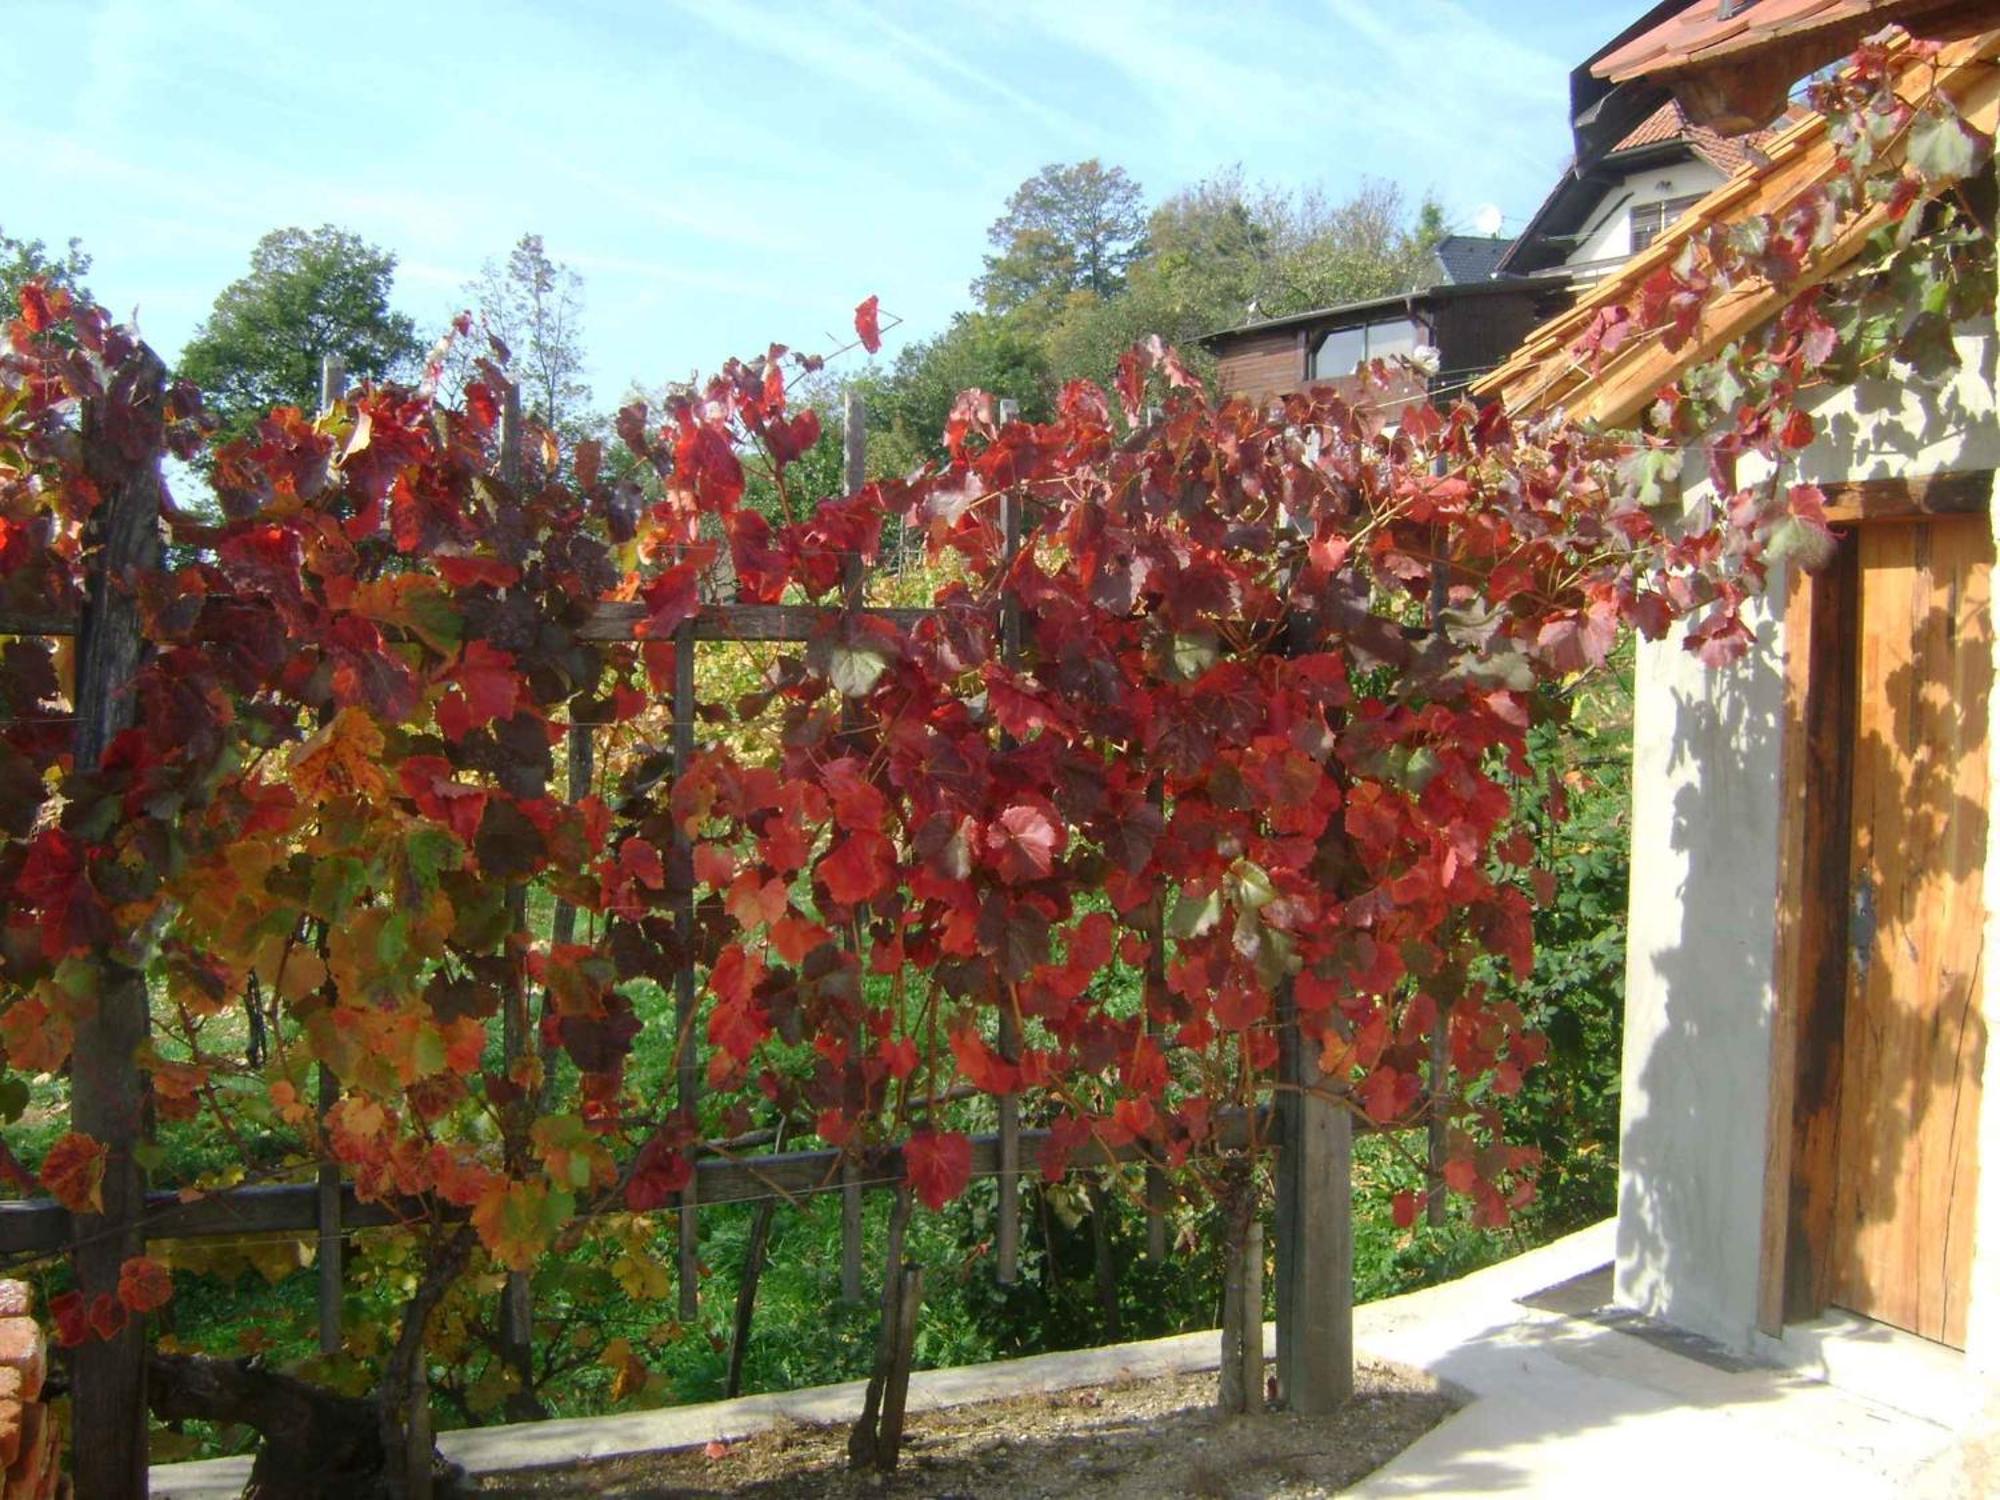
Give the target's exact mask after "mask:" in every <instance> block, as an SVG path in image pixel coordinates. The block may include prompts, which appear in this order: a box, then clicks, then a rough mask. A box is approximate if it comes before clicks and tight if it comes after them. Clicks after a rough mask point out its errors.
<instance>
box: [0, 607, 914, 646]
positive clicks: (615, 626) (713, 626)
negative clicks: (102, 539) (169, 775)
mask: <svg viewBox="0 0 2000 1500" xmlns="http://www.w3.org/2000/svg"><path fill="white" fill-rule="evenodd" d="M844 612H845V611H843V610H842V609H840V608H839V607H838V606H835V605H819V604H704V605H702V607H701V609H700V611H699V612H698V613H697V614H696V615H695V617H694V638H695V639H696V640H698V641H809V640H811V639H812V638H813V637H814V636H815V635H817V634H818V633H819V632H820V631H822V630H824V629H826V627H827V626H828V625H829V624H831V623H833V622H834V621H836V620H838V619H839V618H840V617H841V615H842V614H843V613H844ZM856 613H857V614H863V615H872V616H873V617H875V618H876V619H880V620H887V621H888V622H889V623H890V624H892V625H897V626H900V627H902V628H903V629H905V630H908V629H910V628H911V627H912V626H914V625H916V624H917V623H918V622H919V621H921V620H923V619H925V618H927V617H928V616H930V615H933V614H936V613H937V611H936V610H933V609H921V608H901V607H897V608H888V607H884V608H880V609H876V608H870V607H864V608H862V609H860V610H857V611H856ZM646 615H647V609H646V606H645V605H644V604H641V603H640V602H639V601H638V600H636V599H606V600H604V601H603V602H601V603H599V604H598V605H597V606H596V608H594V609H593V610H592V611H591V615H590V618H589V619H588V620H586V621H585V622H584V625H583V629H581V630H580V631H578V632H577V634H579V635H580V636H582V637H583V639H585V640H587V641H630V640H636V639H638V638H639V637H638V629H639V626H640V625H641V624H642V623H643V622H644V621H645V619H646ZM75 634H76V619H75V617H74V616H71V615H63V614H43V613H40V612H38V611H23V610H0V635H30V636H33V635H75Z"/></svg>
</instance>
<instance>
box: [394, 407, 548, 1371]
mask: <svg viewBox="0 0 2000 1500" xmlns="http://www.w3.org/2000/svg"><path fill="white" fill-rule="evenodd" d="M500 482H501V483H502V484H504V485H506V486H507V487H508V488H509V489H513V488H516V487H518V486H519V485H520V483H521V387H520V384H519V382H517V381H514V380H509V381H508V382H507V386H506V390H505V391H504V392H503V393H502V397H501V405H500ZM507 931H508V934H509V935H508V942H509V943H510V944H511V945H512V947H513V949H514V951H513V952H512V953H510V954H508V960H509V963H510V965H511V967H510V970H509V978H508V982H507V994H506V998H505V1009H504V1010H503V1011H502V1012H501V1017H500V1033H501V1042H500V1045H501V1055H502V1057H503V1059H504V1061H503V1067H504V1069H505V1072H506V1075H507V1078H508V1081H509V1082H510V1083H512V1082H514V1081H515V1078H516V1074H517V1071H518V1070H519V1068H520V1065H521V1062H522V1061H523V1059H525V1058H526V1057H527V1055H528V1048H529V1043H530V1039H531V1037H532V1035H533V1029H534V1028H533V1025H532V1020H531V1018H530V1016H529V1014H528V969H527V964H528V887H527V883H526V882H525V881H518V880H517V881H515V882H514V883H512V884H511V885H509V886H508V887H507ZM531 1113H532V1104H531V1103H530V1101H528V1100H526V1099H518V1100H516V1101H515V1102H514V1103H512V1104H510V1105H509V1106H508V1107H507V1109H506V1112H505V1121H506V1123H505V1126H504V1128H503V1134H504V1135H505V1138H506V1152H507V1158H508V1160H507V1167H508V1170H509V1171H512V1172H517V1171H519V1170H521V1168H522V1166H523V1165H524V1157H525V1154H526V1151H527V1139H526V1137H527V1126H528V1117H529V1115H530V1114H531ZM500 1357H501V1358H502V1359H503V1360H504V1361H506V1363H507V1365H508V1366H509V1367H510V1368H511V1369H512V1370H513V1371H514V1378H515V1380H516V1381H518V1382H519V1386H520V1391H519V1394H520V1395H521V1396H522V1397H523V1398H524V1399H525V1400H527V1401H532V1399H533V1391H534V1380H535V1302H534V1289H533V1285H532V1283H531V1282H530V1281H529V1278H528V1273H527V1272H526V1271H509V1272H508V1273H507V1282H506V1285H505V1286H504V1287H503V1288H502V1289H501V1292H500ZM412 1399H413V1400H414V1397H413V1398H412Z"/></svg>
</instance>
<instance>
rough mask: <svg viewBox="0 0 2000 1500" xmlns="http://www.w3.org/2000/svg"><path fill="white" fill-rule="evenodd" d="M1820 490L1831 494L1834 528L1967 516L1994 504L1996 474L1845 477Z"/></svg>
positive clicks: (1964, 472)
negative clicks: (1875, 522)
mask: <svg viewBox="0 0 2000 1500" xmlns="http://www.w3.org/2000/svg"><path fill="white" fill-rule="evenodd" d="M1821 491H1822V493H1824V494H1825V496H1826V519H1827V521H1828V522H1829V523H1830V524H1832V525H1834V526H1853V525H1859V524H1862V523H1865V522H1868V521H1909V520H1916V519H1919V518H1921V517H1923V516H1955V515H1965V514H1967V513H1976V512H1980V511H1984V510H1985V509H1986V508H1987V507H1988V506H1990V505H1991V504H1992V503H1993V471H1992V470H1991V469H1953V470H1947V471H1945V472H1943V473H1940V474H1899V475H1896V476H1894V477H1885V478H1881V479H1844V480H1841V481H1840V482H1838V483H1836V484H1827V485H1822V486H1821Z"/></svg>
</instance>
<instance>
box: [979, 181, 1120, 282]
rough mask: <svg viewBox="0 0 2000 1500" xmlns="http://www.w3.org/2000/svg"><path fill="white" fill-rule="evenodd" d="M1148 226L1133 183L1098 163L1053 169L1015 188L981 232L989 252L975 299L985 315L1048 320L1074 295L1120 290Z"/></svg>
mask: <svg viewBox="0 0 2000 1500" xmlns="http://www.w3.org/2000/svg"><path fill="white" fill-rule="evenodd" d="M1145 227H1146V214H1145V200H1144V198H1143V196H1142V194H1141V191H1140V188H1139V184H1138V183H1136V182H1134V181H1133V180H1132V179H1131V178H1130V177H1128V176H1127V175H1126V174H1125V170H1124V168H1122V167H1106V166H1105V165H1104V164H1103V163H1102V162H1100V161H1098V160H1097V158H1096V157H1092V158H1091V159H1090V160H1088V161H1081V162H1076V163H1074V164H1073V165H1069V166H1063V165H1057V164H1051V165H1049V166H1046V167H1043V168H1042V170H1041V171H1039V172H1037V173H1036V174H1035V175H1034V176H1033V177H1030V178H1029V179H1028V180H1027V181H1026V182H1024V183H1022V184H1021V185H1020V186H1019V187H1017V188H1016V189H1014V194H1013V196H1012V197H1011V198H1009V199H1008V200H1007V211H1006V212H1005V213H1003V214H1002V215H1001V216H1000V217H999V218H998V219H996V220H994V221H993V225H992V227H991V228H990V229H988V230H987V232H986V238H987V239H988V241H989V242H991V244H992V245H993V253H992V254H990V255H988V256H987V257H986V271H985V274H984V275H982V276H981V277H980V278H979V279H978V281H976V282H974V283H973V293H974V295H975V296H977V297H978V298H979V299H980V302H981V305H982V306H983V307H984V308H985V309H986V311H987V312H989V313H1008V312H1014V311H1016V310H1021V311H1025V312H1027V313H1029V314H1030V315H1032V314H1035V313H1043V314H1046V313H1047V312H1049V311H1052V310H1053V309H1054V308H1055V307H1057V306H1059V305H1060V303H1061V302H1062V300H1063V299H1064V298H1065V297H1067V296H1068V295H1069V294H1070V293H1072V292H1089V293H1091V294H1092V295H1093V296H1097V297H1108V296H1110V295H1111V294H1113V293H1114V292H1116V291H1117V290H1118V289H1119V288H1120V287H1122V286H1123V285H1124V284H1125V272H1126V269H1127V268H1128V267H1129V266H1130V265H1131V264H1132V262H1133V261H1134V260H1135V259H1136V258H1137V257H1138V255H1139V253H1140V249H1141V245H1142V240H1143V235H1144V232H1145Z"/></svg>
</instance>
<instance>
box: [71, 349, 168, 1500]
mask: <svg viewBox="0 0 2000 1500" xmlns="http://www.w3.org/2000/svg"><path fill="white" fill-rule="evenodd" d="M133 360H134V363H135V365H136V368H135V369H134V370H133V371H132V375H133V379H132V380H131V381H130V383H129V385H128V384H127V382H125V381H124V380H122V379H120V380H115V381H113V380H107V381H106V383H105V384H106V390H105V391H104V392H103V393H101V394H99V395H96V396H93V397H91V398H90V399H89V400H88V401H86V402H85V403H84V408H83V433H82V437H83V455H84V468H85V472H86V473H88V474H89V476H90V478H91V480H92V482H93V483H95V484H96V485H97V487H98V492H99V494H100V495H101V496H102V497H103V498H102V501H101V503H100V504H99V505H98V508H97V509H96V511H95V512H93V513H92V515H91V517H90V519H89V521H88V522H86V523H85V527H84V542H85V546H86V547H87V548H88V549H89V550H90V553H91V558H90V563H89V576H88V583H87V585H86V589H87V592H86V596H85V601H84V607H83V619H82V622H81V627H80V629H79V632H78V639H77V658H76V754H75V763H76V765H77V767H78V768H79V769H82V768H94V767H95V766H97V765H98V764H99V763H100V762H101V761H102V760H103V758H104V752H105V750H106V748H107V747H108V746H109V745H110V743H111V741H112V740H113V739H115V738H116V737H117V736H118V735H119V734H120V733H121V732H122V731H124V730H125V729H127V728H129V727H131V725H132V723H133V721H134V719H135V718H136V713H137V707H138V705H137V702H136V700H135V699H134V697H133V694H132V686H133V681H134V679H135V678H136V677H137V675H138V671H139V659H140V652H141V647H142V636H141V632H140V623H139V596H138V590H137V588H136V587H135V586H134V585H135V583H136V581H137V575H139V574H141V573H143V572H146V571H147V570H149V569H153V568H156V567H158V565H159V556H160V532H159V522H160V501H161V480H160V457H159V445H158V444H157V443H154V444H151V445H148V447H147V451H146V452H145V453H144V454H143V455H142V456H140V457H137V458H133V457H131V456H128V453H127V451H126V447H125V444H126V443H129V442H130V441H131V434H132V431H133V429H134V428H135V426H136V427H138V428H140V430H150V429H152V428H154V427H156V426H157V424H159V422H160V421H161V420H162V410H163V406H164V402H165V393H166V374H167V372H166V367H165V366H164V365H163V364H161V362H160V359H159V357H158V356H157V355H155V354H154V353H153V351H152V350H151V349H148V348H146V347H145V346H144V345H141V346H140V347H139V349H138V351H137V352H136V353H135V354H134V355H133ZM114 403H115V404H117V405H118V406H121V407H126V408H127V409H125V410H113V409H112V408H113V405H114ZM97 959H98V962H97V1005H96V1008H95V1009H94V1010H92V1011H91V1012H90V1013H89V1014H88V1015H86V1016H85V1017H84V1018H83V1019H81V1020H79V1021H78V1022H77V1025H76V1041H75V1045H74V1047H73V1048H72V1049H71V1053H70V1123H71V1127H72V1128H73V1129H75V1130H76V1131H78V1132H80V1133H81V1134H83V1135H87V1136H90V1137H91V1138H92V1139H94V1140H96V1141H98V1142H99V1143H100V1144H101V1145H102V1146H103V1147H104V1149H105V1162H104V1177H103V1181H102V1183H101V1185H100V1193H101V1202H102V1211H101V1212H98V1213H79V1214H76V1215H75V1216H74V1219H73V1226H74V1236H75V1238H74V1242H73V1246H74V1247H73V1249H72V1251H71V1255H72V1259H73V1262H74V1265H75V1268H76V1282H77V1289H78V1290H79V1291H81V1292H82V1293H83V1294H84V1295H85V1296H86V1297H95V1296H100V1295H106V1296H111V1297H114V1298H115V1297H116V1296H117V1292H118V1274H119V1269H120V1267H122V1266H123V1265H124V1263H125V1261H126V1260H127V1259H128V1258H129V1257H131V1256H135V1255H143V1254H144V1253H145V1249H146V1237H145V1225H144V1223H143V1222H142V1219H141V1214H142V1212H143V1210H144V1206H145V1181H144V1177H143V1174H142V1173H141V1171H140V1168H139V1150H138V1148H139V1146H140V1144H141V1140H142V1136H143V1133H144V1128H145V1101H146V1090H145V1083H144V1080H143V1078H142V1076H141V1074H140V1072H139V1064H138V1052H139V1049H140V1047H141V1046H142V1045H144V1043H145V1040H146V1032H147V1028H148V1024H149V1019H150V1018H149V1012H148V1001H147V992H146V975H145V972H144V970H143V969H141V968H138V967H135V966H133V965H132V964H130V963H128V962H126V956H125V955H121V954H119V953H118V952H116V951H115V948H113V947H112V946H111V945H106V947H104V948H101V949H100V950H99V952H98V955H97ZM72 1359H73V1363H72V1365H71V1369H72V1371H73V1376H74V1382H75V1384H74V1391H73V1395H72V1403H73V1412H74V1419H73V1439H72V1463H73V1473H74V1476H75V1479H76V1484H77V1491H78V1493H79V1494H82V1495H87V1496H90V1497H92V1500H98V1497H104V1500H117V1497H123V1496H143V1495H144V1494H145V1493H146V1334H145V1322H144V1320H143V1319H141V1318H132V1319H128V1320H127V1322H126V1323H125V1326H124V1327H123V1328H121V1329H120V1330H119V1331H118V1332H117V1333H116V1334H114V1335H112V1336H111V1337H110V1338H108V1339H91V1340H88V1341H86V1342H84V1343H82V1344H79V1345H78V1346H77V1348H76V1350H75V1353H74V1355H73V1356H72Z"/></svg>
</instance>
